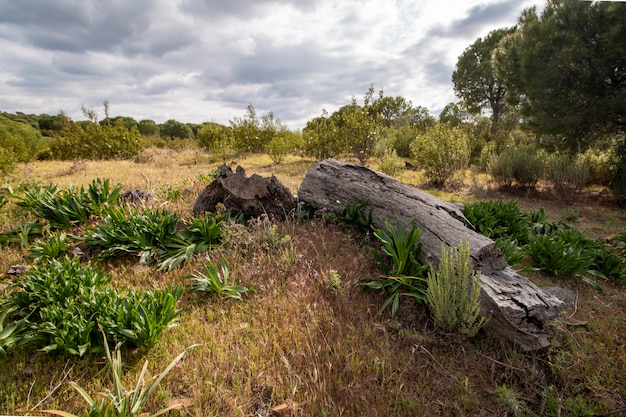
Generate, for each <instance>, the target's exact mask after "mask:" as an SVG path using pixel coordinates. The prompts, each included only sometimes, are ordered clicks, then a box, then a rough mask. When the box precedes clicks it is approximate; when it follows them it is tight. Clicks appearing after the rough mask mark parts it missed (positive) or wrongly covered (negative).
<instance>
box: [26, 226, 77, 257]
mask: <svg viewBox="0 0 626 417" xmlns="http://www.w3.org/2000/svg"><path fill="white" fill-rule="evenodd" d="M72 246H73V244H72V242H71V240H70V238H69V236H68V235H67V234H66V233H53V234H51V235H49V236H48V238H47V239H37V240H36V241H35V242H34V243H33V244H32V245H31V247H30V249H29V255H28V256H29V257H30V258H32V259H34V260H35V261H36V262H38V261H41V260H44V259H58V258H60V257H61V256H64V255H66V254H67V253H68V252H69V251H70V249H71V248H72Z"/></svg>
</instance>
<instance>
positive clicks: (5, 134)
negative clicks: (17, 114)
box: [0, 116, 47, 170]
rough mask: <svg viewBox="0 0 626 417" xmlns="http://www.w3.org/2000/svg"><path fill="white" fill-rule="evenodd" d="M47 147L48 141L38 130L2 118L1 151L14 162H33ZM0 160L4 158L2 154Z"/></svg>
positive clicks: (0, 119) (0, 129)
mask: <svg viewBox="0 0 626 417" xmlns="http://www.w3.org/2000/svg"><path fill="white" fill-rule="evenodd" d="M46 146H47V145H46V141H45V140H44V139H43V137H42V136H41V132H40V131H39V130H38V129H35V128H34V127H32V126H30V125H28V124H26V123H20V122H17V121H13V120H10V119H8V118H6V117H4V116H0V150H4V152H3V153H6V154H8V155H12V156H13V158H14V159H13V160H14V161H16V162H28V161H31V160H33V159H35V158H36V157H37V156H38V155H39V153H40V152H43V151H44V150H45V149H46ZM0 158H3V157H2V154H1V153H0ZM4 158H7V155H4ZM0 170H2V168H0Z"/></svg>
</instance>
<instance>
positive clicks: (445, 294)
mask: <svg viewBox="0 0 626 417" xmlns="http://www.w3.org/2000/svg"><path fill="white" fill-rule="evenodd" d="M469 259H470V246H469V242H468V241H464V240H461V242H460V243H459V246H458V248H449V249H446V247H445V246H444V245H443V244H442V247H441V261H440V262H439V267H438V268H437V270H436V271H435V270H432V269H431V270H430V271H429V273H428V280H427V282H428V291H427V293H426V297H427V299H428V304H429V306H430V311H431V313H432V316H433V320H434V321H435V324H436V325H437V326H438V327H440V328H441V329H443V330H444V331H446V332H451V333H457V334H459V335H462V336H467V337H472V336H474V335H475V334H476V333H477V332H478V330H480V328H481V327H482V326H483V325H484V324H485V322H486V318H485V317H481V311H480V290H481V282H480V273H478V272H477V271H475V270H474V269H473V267H472V265H471V263H470V260H469Z"/></svg>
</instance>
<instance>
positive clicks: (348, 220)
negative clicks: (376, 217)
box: [328, 201, 373, 230]
mask: <svg viewBox="0 0 626 417" xmlns="http://www.w3.org/2000/svg"><path fill="white" fill-rule="evenodd" d="M340 204H341V207H342V210H341V213H339V214H335V213H329V214H328V219H329V220H331V221H333V222H335V223H342V224H349V225H352V226H356V227H357V228H359V229H363V230H370V228H371V227H372V222H373V221H372V210H370V211H369V212H368V213H367V214H366V213H365V210H366V209H367V206H368V205H369V201H364V202H362V203H355V204H350V203H345V204H344V203H340Z"/></svg>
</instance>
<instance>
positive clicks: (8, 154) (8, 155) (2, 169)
mask: <svg viewBox="0 0 626 417" xmlns="http://www.w3.org/2000/svg"><path fill="white" fill-rule="evenodd" d="M16 162H17V160H16V158H15V155H14V154H13V152H12V151H11V150H10V149H6V148H4V147H0V175H3V176H4V175H7V174H10V173H12V172H13V169H14V168H15V163H16Z"/></svg>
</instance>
